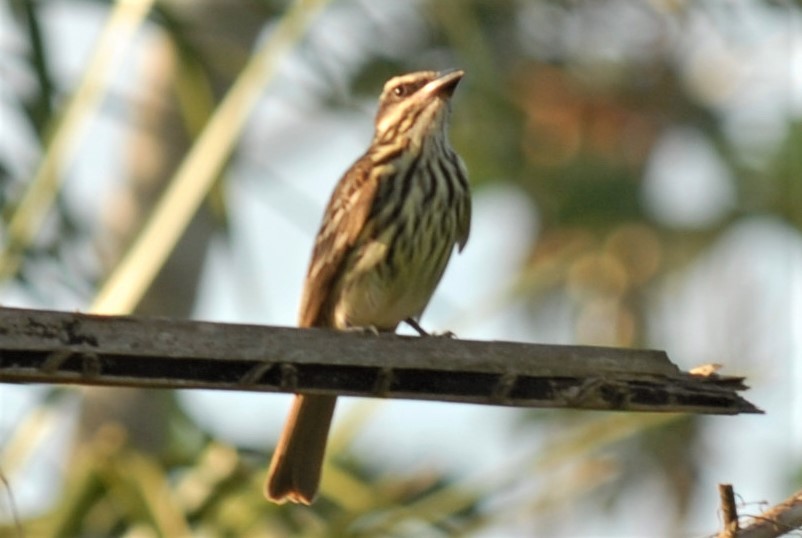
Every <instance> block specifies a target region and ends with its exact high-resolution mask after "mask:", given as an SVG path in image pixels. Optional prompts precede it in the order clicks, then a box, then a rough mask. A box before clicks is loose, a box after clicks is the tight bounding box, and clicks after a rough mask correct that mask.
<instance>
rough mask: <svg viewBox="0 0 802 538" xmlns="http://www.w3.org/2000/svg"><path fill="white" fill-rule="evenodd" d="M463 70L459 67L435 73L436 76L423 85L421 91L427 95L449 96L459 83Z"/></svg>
mask: <svg viewBox="0 0 802 538" xmlns="http://www.w3.org/2000/svg"><path fill="white" fill-rule="evenodd" d="M464 74H465V71H463V70H461V69H450V70H448V71H441V72H439V73H437V78H436V79H434V80H433V81H431V82H429V83H428V84H427V85H426V86H424V87H423V93H424V94H425V95H427V96H432V97H434V96H443V97H446V98H448V97H451V95H452V94H453V93H454V89H455V88H456V87H457V84H459V81H460V80H461V79H462V76H463V75H464Z"/></svg>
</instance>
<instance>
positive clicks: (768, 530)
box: [735, 490, 802, 538]
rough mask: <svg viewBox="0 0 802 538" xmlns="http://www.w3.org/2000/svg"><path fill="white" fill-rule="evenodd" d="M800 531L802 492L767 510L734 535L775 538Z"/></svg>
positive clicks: (738, 536) (741, 537)
mask: <svg viewBox="0 0 802 538" xmlns="http://www.w3.org/2000/svg"><path fill="white" fill-rule="evenodd" d="M798 529H802V490H800V491H797V492H796V493H794V494H793V495H791V496H790V497H788V498H787V499H786V500H784V501H783V502H781V503H780V504H778V505H776V506H774V507H772V508H769V509H768V510H766V511H765V512H763V513H762V514H760V515H759V516H754V517H752V521H751V522H750V523H749V525H747V526H746V527H743V528H742V529H741V530H740V531H738V533H737V534H736V535H735V536H736V538H775V537H776V536H783V535H785V534H787V533H789V532H791V531H793V530H798Z"/></svg>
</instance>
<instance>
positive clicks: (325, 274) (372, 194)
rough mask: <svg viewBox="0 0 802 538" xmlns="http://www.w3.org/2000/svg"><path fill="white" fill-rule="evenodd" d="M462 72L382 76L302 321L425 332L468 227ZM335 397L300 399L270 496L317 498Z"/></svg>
mask: <svg viewBox="0 0 802 538" xmlns="http://www.w3.org/2000/svg"><path fill="white" fill-rule="evenodd" d="M463 75H464V71H462V70H448V71H441V72H437V71H419V72H415V73H409V74H405V75H401V76H396V77H393V78H391V79H390V80H388V81H387V82H386V83H385V85H384V88H383V90H382V93H381V96H380V97H379V106H378V111H377V113H376V117H375V130H374V134H373V138H372V140H371V143H370V146H369V147H368V149H367V151H366V152H365V153H364V154H363V155H362V156H361V157H360V158H358V159H357V160H356V162H355V163H354V164H353V165H352V166H351V167H350V168H349V169H348V171H347V172H346V173H345V174H344V175H343V176H342V178H341V179H340V181H339V182H338V183H337V185H336V187H335V188H334V192H333V193H332V195H331V198H330V200H329V202H328V205H327V206H326V210H325V212H324V215H323V219H322V222H321V225H320V229H319V232H318V234H317V237H316V239H315V245H314V248H313V252H312V257H311V260H310V263H309V268H308V271H307V274H306V279H305V282H304V287H303V293H302V297H301V304H300V309H299V317H298V325H299V327H325V328H331V329H336V330H360V329H361V330H369V331H371V332H394V331H395V330H396V328H397V327H398V325H399V324H400V323H402V322H406V323H407V324H409V325H410V326H411V327H413V328H414V329H415V330H416V331H417V332H418V333H419V334H420V335H421V336H425V335H426V334H427V333H426V331H424V330H423V329H422V328H421V326H420V324H419V323H418V320H419V319H420V316H421V315H422V313H423V311H424V309H425V308H426V306H427V304H428V303H429V300H430V298H431V297H432V294H433V293H434V290H435V288H436V287H437V285H438V283H439V282H440V279H441V277H442V276H443V272H444V271H445V268H446V265H447V264H448V261H449V259H450V258H451V255H452V253H453V251H454V250H455V247H456V249H458V250H459V251H460V252H461V251H462V249H463V248H464V247H465V244H466V243H467V241H468V236H469V233H470V223H471V195H470V187H469V183H468V179H467V172H466V169H465V165H464V163H463V161H462V159H461V158H460V157H459V156H458V155H457V153H456V151H455V150H454V149H453V148H452V146H451V144H450V142H449V139H448V132H447V131H448V125H449V116H450V113H451V98H452V96H453V94H454V90H455V88H456V87H457V85H458V84H459V82H460V80H461V79H462V78H463ZM335 403H336V397H335V396H327V395H314V394H296V395H295V396H294V400H293V403H292V407H291V409H290V412H289V416H288V418H287V420H286V423H285V426H284V429H283V431H282V434H281V436H280V438H279V441H278V443H277V445H276V449H275V451H274V453H273V458H272V461H271V464H270V468H269V471H268V477H267V480H266V482H265V490H264V494H265V496H266V497H267V499H268V500H270V501H273V502H276V503H284V502H286V501H290V502H294V503H301V504H311V503H312V502H313V500H314V498H315V496H316V494H317V490H318V487H319V483H320V476H321V469H322V465H323V459H324V455H325V449H326V440H327V437H328V432H329V427H330V424H331V420H332V416H333V414H334V407H335Z"/></svg>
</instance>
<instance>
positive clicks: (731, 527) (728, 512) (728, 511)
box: [718, 484, 739, 538]
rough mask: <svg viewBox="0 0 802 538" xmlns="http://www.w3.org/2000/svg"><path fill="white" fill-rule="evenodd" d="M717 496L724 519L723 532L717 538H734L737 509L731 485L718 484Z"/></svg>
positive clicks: (736, 528) (736, 526) (736, 525)
mask: <svg viewBox="0 0 802 538" xmlns="http://www.w3.org/2000/svg"><path fill="white" fill-rule="evenodd" d="M718 496H719V499H720V502H721V515H722V517H723V518H724V530H723V531H722V532H721V533H720V534H719V538H734V537H735V535H736V532H737V531H738V529H739V527H738V508H737V507H736V506H735V492H734V491H733V490H732V484H719V485H718Z"/></svg>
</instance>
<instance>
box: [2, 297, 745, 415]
mask: <svg viewBox="0 0 802 538" xmlns="http://www.w3.org/2000/svg"><path fill="white" fill-rule="evenodd" d="M0 382H7V383H57V384H78V385H112V386H114V385H117V386H132V387H155V388H174V389H175V388H181V389H187V388H206V389H225V390H250V391H266V392H307V393H317V394H331V395H349V396H362V397H379V398H411V399H421V400H442V401H450V402H465V403H478V404H490V405H506V406H518V407H553V408H571V409H606V410H620V411H661V412H689V413H708V414H738V413H760V412H761V411H760V410H759V409H758V408H757V407H755V406H754V405H753V404H751V403H750V402H748V401H746V400H745V399H744V398H743V397H741V396H740V395H739V394H738V393H739V391H742V390H745V389H746V388H747V387H746V386H745V385H744V384H743V378H740V377H724V376H719V375H716V374H710V375H699V374H691V373H685V372H682V371H680V370H679V368H677V366H675V365H674V364H673V363H672V362H671V361H670V360H669V359H668V357H667V356H666V354H665V353H664V352H662V351H652V350H637V349H619V348H604V347H588V346H558V345H541V344H525V343H516V342H497V341H492V342H486V341H471V340H457V339H451V338H438V337H424V338H419V337H407V336H398V335H391V334H382V335H373V334H369V333H368V334H365V333H354V332H337V331H330V330H323V329H294V328H286V327H269V326H257V325H235V324H227V323H208V322H199V321H178V320H169V319H155V318H137V317H123V316H93V315H86V314H79V313H68V312H54V311H43V310H26V309H14V308H0Z"/></svg>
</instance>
